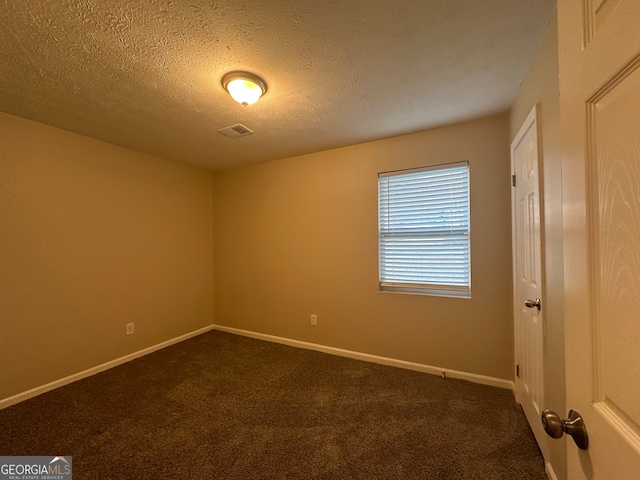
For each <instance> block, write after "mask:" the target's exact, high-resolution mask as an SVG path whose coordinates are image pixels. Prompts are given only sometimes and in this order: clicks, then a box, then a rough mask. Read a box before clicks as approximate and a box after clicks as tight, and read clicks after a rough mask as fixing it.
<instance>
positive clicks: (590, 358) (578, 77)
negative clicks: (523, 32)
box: [552, 0, 640, 480]
mask: <svg viewBox="0 0 640 480" xmlns="http://www.w3.org/2000/svg"><path fill="white" fill-rule="evenodd" d="M558 33H559V57H560V58H559V65H560V123H561V138H562V155H563V159H562V168H563V172H562V175H563V221H564V268H565V345H566V351H565V355H566V378H567V409H575V410H577V411H579V412H580V414H581V415H582V417H583V418H584V422H585V425H586V428H587V433H588V435H589V445H588V448H587V449H579V448H578V447H577V446H576V445H575V443H574V442H573V441H572V440H571V439H569V440H568V441H567V449H568V450H567V462H568V463H567V467H568V477H569V479H570V480H582V479H589V480H598V479H601V480H612V479H615V480H626V479H639V478H640V0H559V2H558ZM558 413H562V414H563V417H565V418H566V414H567V412H558ZM552 441H553V440H552Z"/></svg>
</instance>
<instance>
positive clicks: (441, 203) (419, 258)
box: [378, 162, 471, 297]
mask: <svg viewBox="0 0 640 480" xmlns="http://www.w3.org/2000/svg"><path fill="white" fill-rule="evenodd" d="M378 241H379V256H380V258H379V267H380V268H379V271H380V288H381V289H382V290H398V291H407V292H415V293H433V294H440V295H453V296H462V297H469V296H470V291H471V275H470V247H469V165H468V163H467V162H463V163H455V164H449V165H440V166H435V167H427V168H423V169H415V170H404V171H398V172H387V173H381V174H379V175H378Z"/></svg>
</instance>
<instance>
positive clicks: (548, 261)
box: [511, 16, 566, 480]
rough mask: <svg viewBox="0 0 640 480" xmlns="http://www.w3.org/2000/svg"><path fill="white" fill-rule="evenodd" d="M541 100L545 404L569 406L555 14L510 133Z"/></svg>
mask: <svg viewBox="0 0 640 480" xmlns="http://www.w3.org/2000/svg"><path fill="white" fill-rule="evenodd" d="M536 104H539V111H538V114H539V116H538V122H539V133H540V134H541V135H540V137H539V141H540V142H541V145H542V149H541V160H542V179H543V180H542V183H543V185H542V190H543V191H542V195H541V198H542V202H543V217H544V237H545V241H544V245H543V248H544V256H545V258H544V266H543V269H544V279H545V289H544V305H545V310H544V311H545V339H546V344H545V380H546V382H545V391H546V399H545V405H544V407H545V408H551V409H553V410H555V411H557V412H565V381H564V378H565V376H564V317H563V284H564V280H563V260H562V256H563V255H562V168H561V167H562V165H561V157H560V145H559V142H560V139H559V138H560V132H559V124H558V121H559V87H558V35H557V21H556V18H555V16H554V17H553V18H552V19H551V21H550V23H549V26H548V28H547V31H546V33H545V36H544V38H543V41H542V43H541V45H540V47H539V50H538V53H537V55H536V57H535V59H534V61H533V62H532V64H531V66H530V68H529V72H528V73H527V75H526V77H525V79H524V81H523V82H522V84H521V86H520V89H519V91H518V95H517V97H516V99H515V102H514V104H513V107H512V109H511V138H512V139H513V138H514V137H515V135H516V134H517V133H518V130H519V129H520V126H521V125H522V122H524V120H525V118H526V117H527V115H528V114H529V112H530V111H531V109H532V108H533V106H534V105H536ZM565 441H566V439H565V438H563V439H562V440H553V441H551V440H550V441H549V447H550V452H549V453H550V459H549V460H550V462H551V464H552V466H553V469H554V471H555V473H556V475H557V476H558V478H559V479H560V480H562V479H564V478H566V451H565Z"/></svg>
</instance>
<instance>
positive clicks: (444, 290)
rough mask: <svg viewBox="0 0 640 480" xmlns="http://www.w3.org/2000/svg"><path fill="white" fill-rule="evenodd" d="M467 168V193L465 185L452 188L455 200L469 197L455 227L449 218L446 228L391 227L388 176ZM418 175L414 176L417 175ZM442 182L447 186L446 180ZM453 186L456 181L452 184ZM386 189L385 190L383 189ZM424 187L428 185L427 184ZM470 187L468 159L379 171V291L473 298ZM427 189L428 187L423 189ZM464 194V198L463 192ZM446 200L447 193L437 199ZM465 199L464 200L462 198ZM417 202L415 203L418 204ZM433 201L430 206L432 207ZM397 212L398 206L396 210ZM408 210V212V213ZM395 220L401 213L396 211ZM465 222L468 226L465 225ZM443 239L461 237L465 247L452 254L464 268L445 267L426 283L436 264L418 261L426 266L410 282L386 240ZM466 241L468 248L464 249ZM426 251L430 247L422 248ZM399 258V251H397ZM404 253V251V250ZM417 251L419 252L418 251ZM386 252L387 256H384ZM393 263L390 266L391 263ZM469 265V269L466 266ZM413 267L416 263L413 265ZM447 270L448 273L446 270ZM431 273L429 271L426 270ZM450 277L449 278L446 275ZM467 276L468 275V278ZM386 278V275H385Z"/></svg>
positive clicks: (429, 224) (426, 224)
mask: <svg viewBox="0 0 640 480" xmlns="http://www.w3.org/2000/svg"><path fill="white" fill-rule="evenodd" d="M460 167H465V168H466V192H465V191H464V188H463V189H462V191H461V190H460V189H459V188H460V187H459V186H457V187H456V186H455V185H454V188H456V189H457V191H455V192H454V191H453V190H452V193H451V195H452V198H455V202H457V204H460V201H461V199H465V197H466V205H465V204H464V203H463V206H462V207H461V209H459V211H457V212H456V214H457V215H460V213H462V215H463V217H462V222H461V223H460V224H457V225H455V226H454V224H453V222H452V221H451V220H450V221H449V222H448V227H447V228H444V229H443V228H441V226H437V225H436V224H435V223H432V222H429V221H425V222H423V223H420V226H419V227H417V226H416V227H415V229H413V230H412V229H411V228H406V229H401V228H394V227H393V226H392V223H393V221H392V219H393V215H394V214H393V213H392V210H394V209H392V208H390V206H389V202H391V203H393V202H392V200H390V198H391V196H390V195H391V193H390V192H389V191H388V189H389V188H390V187H389V184H390V183H391V181H390V180H385V179H389V177H399V176H402V175H412V174H417V173H422V172H432V171H442V170H447V169H456V171H458V172H460V170H459V168H460ZM414 178H415V175H414ZM443 185H446V183H444V184H443ZM452 185H453V184H452ZM385 188H386V189H387V190H386V192H383V190H382V189H385ZM425 188H427V187H426V186H425ZM469 189H470V169H469V162H468V161H463V162H455V163H448V164H440V165H431V166H427V167H421V168H412V169H406V170H395V171H389V172H381V173H379V174H378V285H379V290H380V291H384V292H398V293H411V294H419V295H436V296H444V297H462V298H471V238H470V231H471V225H470V216H471V215H470V210H471V204H470V199H469ZM424 191H427V190H424ZM461 193H462V197H461V195H460V194H461ZM443 198H444V199H446V196H444V197H443V196H441V197H440V198H439V199H438V200H440V201H442V200H443ZM463 201H464V200H463ZM415 206H416V205H414V207H415ZM419 206H421V207H422V208H424V207H425V206H427V204H421V205H419ZM432 206H433V204H432V205H431V207H432ZM465 209H466V219H465V217H464V211H465ZM395 210H396V212H398V210H397V209H395ZM405 213H406V212H405ZM396 215H397V216H396V219H397V218H398V217H399V216H400V215H399V214H396ZM465 223H466V225H465ZM435 237H438V238H441V239H445V241H446V240H451V239H457V240H458V241H459V240H462V249H461V248H460V245H457V246H455V247H452V249H453V250H452V253H451V254H452V255H453V256H455V257H457V258H456V259H457V260H458V261H460V260H461V259H463V260H464V261H463V263H462V266H463V267H462V269H459V270H457V271H456V272H455V273H454V271H453V269H451V271H448V270H447V269H446V268H445V269H444V270H443V278H437V279H435V280H433V281H429V282H427V280H424V277H430V278H434V275H437V273H434V272H435V270H434V268H433V264H431V268H429V267H428V266H429V262H428V261H427V260H422V261H419V260H418V261H417V263H416V266H418V267H420V266H425V267H426V268H424V269H423V272H422V273H417V274H416V277H415V278H414V279H412V280H413V281H411V280H409V281H407V276H408V275H409V276H410V274H409V273H408V271H409V270H408V269H407V270H406V271H404V270H403V266H402V264H399V266H394V265H393V263H394V261H393V258H394V256H393V255H392V254H393V253H394V252H393V251H392V249H393V245H392V246H391V247H388V248H386V249H385V247H384V244H385V239H386V240H403V239H405V240H406V239H408V238H419V239H424V240H427V239H429V238H432V239H433V238H435ZM465 242H466V248H465V245H464V244H465ZM437 249H438V248H437V247H435V246H433V247H432V250H431V252H433V253H435V252H436V250H437ZM421 251H422V252H423V253H424V252H425V251H428V249H427V250H424V249H423V250H421ZM395 253H396V258H397V254H398V252H397V251H396V252H395ZM402 253H404V252H402ZM416 253H417V252H416ZM385 255H386V256H385ZM389 264H391V266H389ZM465 265H466V272H465V268H464V266H465ZM411 268H412V269H413V265H412V266H411ZM393 270H396V271H397V272H399V273H396V274H395V275H396V277H394V273H393ZM447 271H448V273H447ZM426 272H428V273H426ZM454 274H455V280H453V275H454ZM447 275H448V276H449V279H448V280H449V281H447V279H445V278H444V277H446V276H447ZM420 276H422V277H423V279H422V280H419V279H418V277H420ZM465 276H466V278H465ZM383 277H384V278H383Z"/></svg>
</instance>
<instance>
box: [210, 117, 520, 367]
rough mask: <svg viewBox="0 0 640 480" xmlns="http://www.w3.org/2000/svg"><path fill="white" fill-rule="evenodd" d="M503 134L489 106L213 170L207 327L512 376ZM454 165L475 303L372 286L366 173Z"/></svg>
mask: <svg viewBox="0 0 640 480" xmlns="http://www.w3.org/2000/svg"><path fill="white" fill-rule="evenodd" d="M508 137H509V124H508V118H507V116H506V115H500V116H494V117H491V118H487V119H484V120H479V121H475V122H469V123H464V124H460V125H456V126H449V127H444V128H439V129H435V130H431V131H426V132H422V133H417V134H413V135H406V136H402V137H397V138H392V139H387V140H381V141H376V142H372V143H367V144H362V145H355V146H351V147H346V148H340V149H336V150H331V151H326V152H321V153H316V154H311V155H305V156H300V157H295V158H289V159H285V160H280V161H275V162H269V163H264V164H260V165H255V166H250V167H246V168H239V169H236V170H231V171H226V172H222V173H218V174H216V175H215V176H214V225H215V232H214V264H215V265H216V268H215V272H214V273H215V277H214V285H215V288H214V302H215V306H216V307H215V320H216V323H218V324H221V325H225V326H230V327H235V328H240V329H246V330H251V331H255V332H261V333H267V334H272V335H278V336H283V337H288V338H292V339H296V340H302V341H308V342H313V343H319V344H322V345H328V346H333V347H338V348H344V349H349V350H354V351H358V352H364V353H369V354H374V355H380V356H386V357H392V358H396V359H402V360H407V361H412V362H418V363H423V364H428V365H433V366H438V367H444V368H450V369H456V370H462V371H466V372H472V373H477V374H482V375H489V376H493V377H498V378H502V379H512V378H513V374H512V371H513V365H512V360H513V325H512V314H511V247H510V242H511V240H510V235H511V234H510V196H509V195H510V193H509V149H508ZM460 160H468V161H469V162H470V172H471V205H472V206H471V242H472V269H471V271H472V298H471V299H470V300H469V299H459V298H442V297H432V296H418V295H402V294H396V293H380V292H378V285H377V279H378V277H377V274H378V273H377V268H378V267H377V173H378V172H381V171H387V170H395V169H402V168H410V167H418V166H423V165H431V164H439V163H446V162H456V161H460ZM312 313H315V314H317V315H318V326H317V327H312V326H310V325H309V315H310V314H312Z"/></svg>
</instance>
